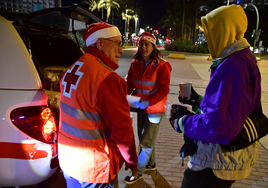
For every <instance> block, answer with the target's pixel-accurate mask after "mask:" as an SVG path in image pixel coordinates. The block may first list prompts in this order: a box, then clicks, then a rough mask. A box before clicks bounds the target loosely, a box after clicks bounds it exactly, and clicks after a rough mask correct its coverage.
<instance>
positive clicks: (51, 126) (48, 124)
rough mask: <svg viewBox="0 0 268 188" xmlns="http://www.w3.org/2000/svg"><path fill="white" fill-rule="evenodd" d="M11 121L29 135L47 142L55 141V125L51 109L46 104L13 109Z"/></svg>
mask: <svg viewBox="0 0 268 188" xmlns="http://www.w3.org/2000/svg"><path fill="white" fill-rule="evenodd" d="M10 119H11V121H12V123H13V124H14V125H15V126H16V127H17V128H18V129H20V130H21V131H22V132H24V133H25V134H27V135H29V136H30V137H32V138H34V139H36V140H39V141H42V142H45V143H48V144H54V143H56V142H57V126H56V122H55V119H54V116H53V114H52V111H51V109H50V108H49V107H47V106H31V107H22V108H17V109H14V110H13V111H12V112H11V115H10Z"/></svg>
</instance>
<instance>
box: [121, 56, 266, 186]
mask: <svg viewBox="0 0 268 188" xmlns="http://www.w3.org/2000/svg"><path fill="white" fill-rule="evenodd" d="M186 58H187V57H186ZM168 61H169V62H170V63H171V65H172V68H173V73H172V78H171V86H170V93H169V101H170V102H172V103H177V102H178V99H177V97H178V83H179V82H180V81H186V80H187V81H191V82H192V83H193V86H194V88H195V89H196V91H197V92H198V93H200V94H204V92H205V88H206V85H207V84H208V80H209V73H208V67H209V66H210V62H205V61H204V62H203V63H201V64H199V63H195V61H194V59H193V60H192V61H191V63H187V62H186V61H185V62H183V61H184V60H171V59H168ZM180 63H184V66H183V67H185V69H187V71H188V73H186V72H185V70H183V68H182V67H180V66H179V64H180ZM266 63H267V64H264V63H263V64H262V65H261V67H262V68H263V69H262V68H261V72H262V70H263V71H264V72H263V75H262V76H263V79H264V78H265V77H266V76H267V75H266V74H267V72H268V71H267V70H268V61H267V62H266ZM266 65H267V67H266ZM176 66H178V67H176ZM178 71H179V72H178ZM178 75H180V77H179V76H178ZM266 80H267V81H266ZM262 81H264V82H262V90H263V93H262V104H263V106H264V112H265V114H266V115H268V114H267V113H268V110H267V106H268V97H267V93H268V79H265V80H262ZM133 120H134V122H133V127H134V132H135V133H136V122H135V120H136V115H135V114H134V118H133ZM267 143H268V142H267ZM136 144H137V145H138V138H136ZM182 144H183V135H182V134H179V133H177V132H175V131H174V130H173V129H172V128H171V126H170V124H169V121H168V119H167V118H164V120H163V122H162V126H161V127H160V129H159V133H158V136H157V142H156V161H157V170H156V171H151V172H148V173H146V172H145V174H144V175H143V178H142V179H141V180H139V181H138V182H136V183H135V184H132V185H126V184H125V183H124V182H123V179H124V177H125V176H127V175H129V174H130V171H125V170H124V168H122V169H121V171H120V173H119V184H120V185H119V187H120V188H123V187H129V188H179V187H180V185H181V182H182V179H183V172H184V170H185V169H186V168H187V162H188V158H186V159H185V161H184V166H182V160H181V157H180V156H179V150H180V148H181V146H182ZM266 148H267V149H268V147H266ZM232 187H240V188H242V187H245V188H246V187H247V188H264V187H268V151H267V150H266V149H265V147H263V146H262V145H260V148H259V156H258V159H257V162H256V164H255V165H254V166H253V169H252V172H251V174H250V176H249V177H248V178H247V179H244V180H239V181H236V182H235V183H234V184H233V186H232Z"/></svg>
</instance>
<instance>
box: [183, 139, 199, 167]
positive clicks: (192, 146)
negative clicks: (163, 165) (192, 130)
mask: <svg viewBox="0 0 268 188" xmlns="http://www.w3.org/2000/svg"><path fill="white" fill-rule="evenodd" d="M183 137H184V144H183V146H182V147H181V149H180V156H181V158H182V166H184V158H185V157H187V156H189V155H190V156H193V155H194V154H195V153H196V151H197V148H198V147H197V143H196V140H193V139H191V138H188V137H187V136H186V135H185V134H184V135H183Z"/></svg>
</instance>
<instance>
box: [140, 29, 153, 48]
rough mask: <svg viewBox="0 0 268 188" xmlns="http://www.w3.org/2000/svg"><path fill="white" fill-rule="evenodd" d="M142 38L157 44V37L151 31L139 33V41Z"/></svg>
mask: <svg viewBox="0 0 268 188" xmlns="http://www.w3.org/2000/svg"><path fill="white" fill-rule="evenodd" d="M141 40H147V41H149V42H151V43H153V44H154V45H155V44H156V40H155V37H154V36H153V35H152V34H151V33H149V32H143V33H142V34H140V35H139V42H140V41H141Z"/></svg>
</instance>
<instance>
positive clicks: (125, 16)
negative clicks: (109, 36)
mask: <svg viewBox="0 0 268 188" xmlns="http://www.w3.org/2000/svg"><path fill="white" fill-rule="evenodd" d="M133 13H134V11H133V10H132V9H126V13H124V12H122V19H123V20H126V22H125V39H126V41H127V45H128V34H129V21H130V19H133V18H135V15H133Z"/></svg>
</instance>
